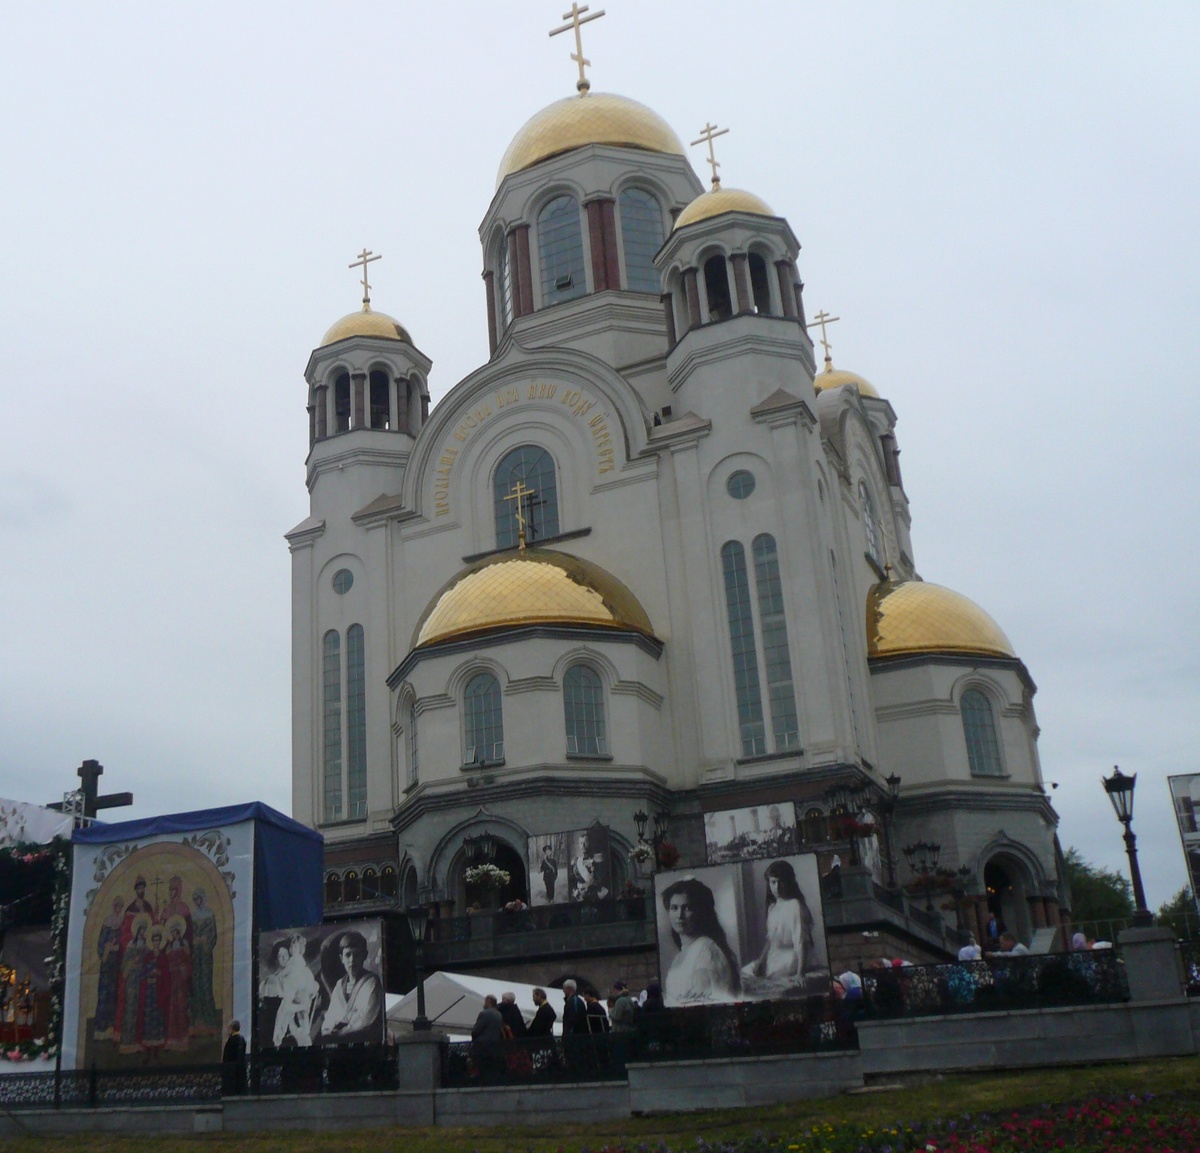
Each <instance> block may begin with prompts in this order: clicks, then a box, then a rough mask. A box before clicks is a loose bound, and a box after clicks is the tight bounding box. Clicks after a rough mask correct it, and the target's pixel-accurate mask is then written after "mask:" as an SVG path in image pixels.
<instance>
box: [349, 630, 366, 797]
mask: <svg viewBox="0 0 1200 1153" xmlns="http://www.w3.org/2000/svg"><path fill="white" fill-rule="evenodd" d="M365 648H366V646H365V645H364V643H363V627H362V625H351V626H350V627H349V628H348V629H347V630H346V746H347V747H346V753H347V757H346V759H347V761H348V765H347V773H346V777H347V781H346V783H347V786H348V788H347V790H346V791H347V794H348V796H347V800H348V801H349V816H350V817H351V818H356V817H365V816H366V815H367V670H366V652H365Z"/></svg>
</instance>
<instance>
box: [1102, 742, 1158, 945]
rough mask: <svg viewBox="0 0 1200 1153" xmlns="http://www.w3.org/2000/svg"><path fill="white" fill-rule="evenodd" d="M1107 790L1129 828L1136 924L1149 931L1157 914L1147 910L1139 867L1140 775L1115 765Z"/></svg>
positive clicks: (1127, 840)
mask: <svg viewBox="0 0 1200 1153" xmlns="http://www.w3.org/2000/svg"><path fill="white" fill-rule="evenodd" d="M1101 780H1102V781H1103V783H1104V791H1105V792H1106V793H1107V794H1108V799H1109V800H1110V801H1112V807H1113V812H1114V813H1116V814H1117V820H1118V821H1120V822H1121V824H1122V825H1124V826H1125V852H1126V853H1128V854H1129V874H1130V877H1131V879H1132V880H1133V902H1134V911H1133V924H1134V927H1135V928H1138V929H1148V928H1150V927H1151V926H1152V925H1153V924H1154V915H1153V914H1152V913H1151V912H1150V910H1149V909H1147V908H1146V890H1145V889H1143V888H1142V871H1141V869H1139V868H1138V858H1137V838H1136V837H1135V836H1134V835H1133V828H1132V826H1133V790H1134V786H1136V785H1137V773H1134V774H1133V776H1132V777H1130V776H1127V775H1126V774H1125V773H1123V772H1121V769H1120V766H1118V765H1113V771H1112V776H1111V777H1102V778H1101Z"/></svg>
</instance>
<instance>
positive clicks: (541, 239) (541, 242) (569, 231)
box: [538, 196, 587, 307]
mask: <svg viewBox="0 0 1200 1153" xmlns="http://www.w3.org/2000/svg"><path fill="white" fill-rule="evenodd" d="M538 259H539V261H540V264H541V271H542V305H543V306H544V307H549V306H550V305H551V304H561V303H562V302H563V301H564V300H574V299H575V297H577V296H582V295H583V294H584V293H585V292H586V291H587V280H586V278H585V276H584V270H583V232H582V229H581V227H580V222H579V205H578V204H576V203H575V197H573V196H557V197H555V198H554V199H553V200H551V201H550V203H549V204H547V205H546V206H545V208H543V209H542V210H541V212H539V213H538Z"/></svg>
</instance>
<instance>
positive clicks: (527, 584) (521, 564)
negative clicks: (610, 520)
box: [413, 548, 654, 648]
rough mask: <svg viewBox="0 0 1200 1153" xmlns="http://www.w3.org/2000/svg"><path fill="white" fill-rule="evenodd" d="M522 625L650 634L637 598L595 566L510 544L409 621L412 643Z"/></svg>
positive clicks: (465, 573)
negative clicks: (415, 620) (417, 620)
mask: <svg viewBox="0 0 1200 1153" xmlns="http://www.w3.org/2000/svg"><path fill="white" fill-rule="evenodd" d="M522 625H587V626H590V627H592V628H608V629H625V630H628V629H632V630H633V631H634V632H639V633H643V634H645V635H646V636H648V637H653V636H654V631H653V629H652V628H651V627H650V618H649V617H648V616H646V611H645V609H643V608H642V606H641V605H640V604H638V602H637V598H636V597H635V596H634V595H633V593H631V592H630V591H629V590H628V589H627V588H626V587H625V586H624V585H623V584H622V583H621V582H620V581H619V580H617V578H616V577H614V576H613V575H612V574H611V573H607V572H605V571H604V569H602V568H600V567H599V565H594V564H592V563H591V562H590V561H585V560H581V559H580V558H579V557H573V556H568V555H567V554H566V553H559V552H550V551H549V550H545V549H536V548H531V549H525V550H524V551H521V552H518V551H516V550H512V551H509V552H503V553H500V554H498V555H496V556H492V557H488V558H486V559H485V560H481V561H478V562H477V563H476V564H473V565H471V567H470V568H467V569H464V570H463V571H462V572H461V573H459V574H458V576H456V577H455V578H454V579H453V580H451V581H450V582H449V584H447V585H446V586H445V587H444V588H443V589H442V590H441V592H439V593H438V595H437V596H436V597H434V598H433V601H432V602H431V603H430V605H429V607H428V608H427V609H426V610H425V613H424V615H423V616H422V618H421V620H420V623H419V624H418V625H417V632H416V638H415V640H414V641H413V648H420V647H421V646H423V645H431V644H434V643H436V642H437V641H445V640H450V639H451V638H455V637H463V636H468V635H471V634H475V633H483V632H491V631H493V630H495V629H507V628H519V627H521V626H522Z"/></svg>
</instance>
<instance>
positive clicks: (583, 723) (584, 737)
mask: <svg viewBox="0 0 1200 1153" xmlns="http://www.w3.org/2000/svg"><path fill="white" fill-rule="evenodd" d="M563 710H564V712H565V713H566V721H567V752H568V753H577V754H580V755H583V756H587V755H589V754H590V755H591V756H604V755H607V753H608V736H607V734H606V732H605V724H604V686H603V685H602V684H601V682H600V678H599V676H597V674H596V673H595V671H594V670H593V669H590V668H588V666H587V665H572V666H571V667H570V668H569V669H567V675H566V676H565V677H563Z"/></svg>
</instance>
